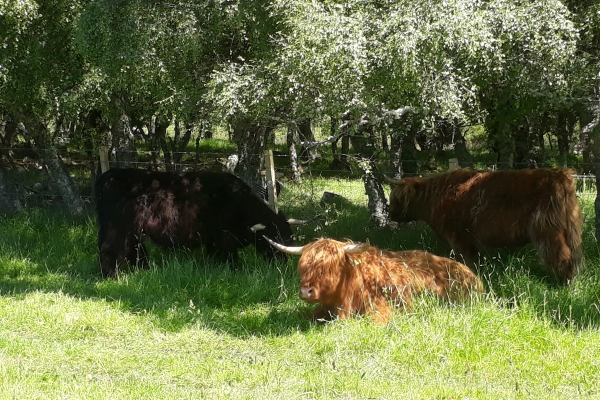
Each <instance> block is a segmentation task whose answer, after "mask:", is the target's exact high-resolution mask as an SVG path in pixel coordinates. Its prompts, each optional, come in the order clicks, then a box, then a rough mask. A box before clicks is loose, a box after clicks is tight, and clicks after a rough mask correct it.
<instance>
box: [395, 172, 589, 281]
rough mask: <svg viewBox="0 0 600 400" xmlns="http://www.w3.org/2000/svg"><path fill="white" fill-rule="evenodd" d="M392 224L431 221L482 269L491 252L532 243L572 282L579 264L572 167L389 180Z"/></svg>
mask: <svg viewBox="0 0 600 400" xmlns="http://www.w3.org/2000/svg"><path fill="white" fill-rule="evenodd" d="M387 180H388V181H389V182H391V183H393V184H395V185H396V186H395V187H394V188H393V190H392V192H391V194H390V209H389V216H390V219H391V220H393V221H397V222H408V221H425V222H426V223H427V224H428V225H429V227H430V228H431V229H432V230H433V231H434V232H435V234H436V235H437V236H438V237H439V238H440V239H441V240H443V241H445V242H446V243H448V244H449V245H450V246H451V247H452V249H453V250H454V251H455V253H456V254H457V256H460V257H463V259H464V262H465V263H466V264H467V265H469V266H471V267H476V266H477V264H478V263H477V260H478V252H479V251H481V250H483V249H485V248H500V247H518V246H523V245H525V244H527V243H533V246H534V247H535V248H536V249H537V251H538V253H539V255H540V258H541V259H542V262H543V263H544V264H545V265H546V266H548V267H549V268H550V270H551V271H552V272H553V273H554V275H555V276H556V277H557V278H558V279H559V280H560V281H561V282H563V283H567V284H568V283H569V282H570V281H571V280H572V279H573V278H574V277H575V275H576V273H577V266H578V264H579V262H580V261H581V257H582V249H581V228H582V224H583V219H582V216H581V210H580V208H579V203H578V201H577V197H576V195H575V184H574V179H573V171H572V170H564V169H524V170H518V171H498V172H478V171H473V170H470V169H459V170H456V171H452V172H448V173H445V174H440V175H438V176H435V177H431V178H405V179H402V180H393V179H387Z"/></svg>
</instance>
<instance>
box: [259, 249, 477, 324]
mask: <svg viewBox="0 0 600 400" xmlns="http://www.w3.org/2000/svg"><path fill="white" fill-rule="evenodd" d="M266 239H267V240H268V241H269V242H270V243H271V244H272V245H273V246H275V247H276V248H277V249H279V250H281V251H283V252H286V253H289V254H301V256H300V260H299V261H298V275H299V276H300V280H301V282H300V298H301V299H302V300H304V301H306V302H308V303H319V307H317V308H316V309H315V311H314V314H313V315H314V318H316V319H327V320H329V319H332V318H335V317H336V316H339V318H340V319H345V318H348V317H350V316H351V315H353V314H361V315H365V314H371V315H373V318H374V319H375V321H376V322H378V323H382V324H383V323H386V322H387V321H388V319H389V317H390V313H391V306H392V305H395V306H398V307H403V308H410V306H411V303H412V295H413V294H414V293H419V292H422V291H431V292H433V293H435V294H436V295H438V296H440V297H442V298H449V299H451V300H454V299H457V298H464V297H468V294H469V292H470V291H471V290H474V291H477V292H481V291H482V290H483V285H482V283H481V281H480V280H479V279H478V278H477V276H476V275H475V274H474V273H473V272H472V271H471V270H470V269H469V268H468V267H467V266H465V265H463V264H461V263H458V262H456V261H454V260H451V259H449V258H444V257H438V256H436V255H433V254H431V253H426V252H424V251H419V250H413V251H399V252H392V251H386V250H380V249H377V248H375V247H372V246H370V245H369V244H368V243H358V244H355V243H352V242H346V243H343V242H338V241H337V240H333V239H319V240H317V241H315V242H312V243H309V244H307V245H305V246H303V247H287V246H283V245H281V244H278V243H275V242H273V241H272V240H270V239H268V238H266Z"/></svg>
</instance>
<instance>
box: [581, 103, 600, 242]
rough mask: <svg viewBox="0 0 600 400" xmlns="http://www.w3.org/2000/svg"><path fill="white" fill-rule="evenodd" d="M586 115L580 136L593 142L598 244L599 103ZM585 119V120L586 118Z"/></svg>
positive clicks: (599, 234) (599, 184)
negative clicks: (584, 136) (586, 121)
mask: <svg viewBox="0 0 600 400" xmlns="http://www.w3.org/2000/svg"><path fill="white" fill-rule="evenodd" d="M586 114H588V116H589V117H590V118H589V120H590V122H589V123H588V124H586V125H585V126H584V127H583V128H582V129H581V134H582V135H586V136H587V137H589V138H590V139H591V141H592V142H593V147H592V153H593V159H594V172H595V175H596V200H595V201H594V211H595V215H596V216H595V220H594V227H595V234H596V242H600V179H599V177H600V101H598V102H597V103H596V104H595V105H594V106H593V107H590V109H589V110H586ZM586 119H587V118H586Z"/></svg>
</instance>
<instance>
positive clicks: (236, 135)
mask: <svg viewBox="0 0 600 400" xmlns="http://www.w3.org/2000/svg"><path fill="white" fill-rule="evenodd" d="M265 133H266V129H265V127H264V126H261V125H260V124H258V123H253V122H249V121H245V120H241V121H237V122H236V123H235V124H233V135H232V136H233V141H234V142H235V144H236V145H237V148H238V157H239V158H238V160H239V161H238V164H237V169H238V171H239V172H238V173H239V174H240V175H244V176H248V177H253V178H256V177H258V175H259V173H260V164H261V159H262V154H263V152H264V149H265V143H264V138H265Z"/></svg>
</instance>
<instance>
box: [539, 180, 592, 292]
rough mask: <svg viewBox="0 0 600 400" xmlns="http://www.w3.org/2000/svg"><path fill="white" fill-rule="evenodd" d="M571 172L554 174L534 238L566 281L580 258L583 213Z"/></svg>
mask: <svg viewBox="0 0 600 400" xmlns="http://www.w3.org/2000/svg"><path fill="white" fill-rule="evenodd" d="M573 173H574V171H572V170H560V172H559V173H558V174H557V176H556V182H555V183H556V185H557V186H556V187H555V189H556V190H555V196H554V198H553V199H552V201H551V202H550V205H549V209H547V210H544V211H543V212H541V213H540V214H543V215H544V217H542V218H539V219H538V226H537V227H536V228H535V233H534V238H533V239H534V240H533V242H534V244H535V245H536V247H537V248H538V251H539V254H540V257H541V258H542V260H543V261H544V263H545V264H546V265H547V266H548V267H550V269H552V271H553V272H554V274H555V275H556V277H557V278H558V279H559V280H561V281H562V282H564V283H567V284H568V283H569V282H571V281H572V280H573V278H574V277H575V275H576V274H577V270H578V268H579V265H580V264H581V260H582V258H583V249H582V238H581V231H582V226H583V217H582V214H581V208H580V206H579V200H578V199H577V195H576V193H575V178H574V176H573Z"/></svg>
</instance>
